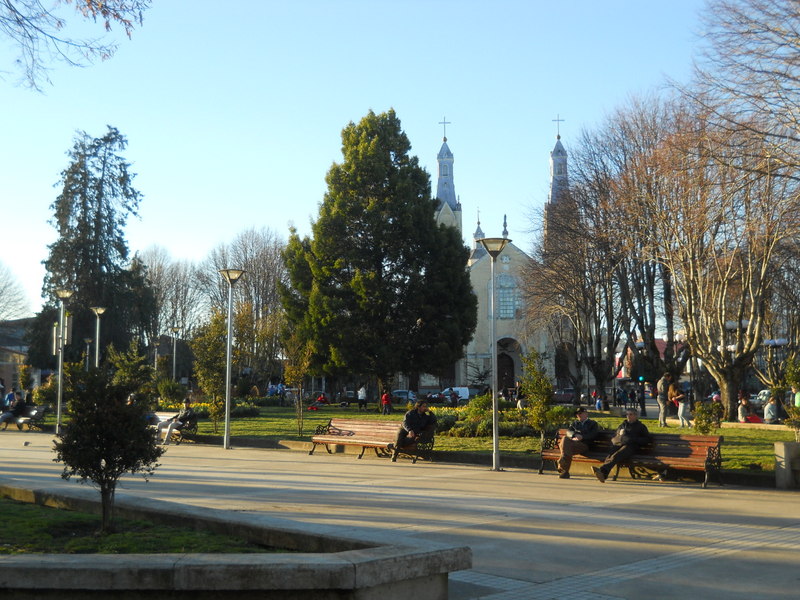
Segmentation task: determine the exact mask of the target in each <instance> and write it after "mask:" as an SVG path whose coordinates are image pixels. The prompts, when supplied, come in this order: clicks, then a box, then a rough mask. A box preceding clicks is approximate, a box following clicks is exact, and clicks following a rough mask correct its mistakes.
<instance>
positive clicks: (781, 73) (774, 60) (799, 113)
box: [683, 0, 800, 166]
mask: <svg viewBox="0 0 800 600" xmlns="http://www.w3.org/2000/svg"><path fill="white" fill-rule="evenodd" d="M704 21H705V36H704V37H705V42H706V43H705V44H704V45H703V48H704V52H703V54H702V56H701V59H700V61H699V62H698V65H697V67H696V77H695V85H694V86H693V87H691V88H685V89H683V92H684V93H685V94H687V95H689V96H690V97H692V98H693V99H694V100H695V101H697V102H699V103H701V104H702V105H703V107H704V108H705V109H706V110H707V111H708V115H707V120H708V121H710V122H713V123H714V124H715V125H716V126H718V127H720V128H722V129H725V130H728V131H731V132H736V131H749V132H750V133H753V134H757V135H758V136H759V137H762V138H765V139H766V140H768V143H769V145H770V153H771V156H772V160H773V162H775V163H785V164H788V165H794V166H798V165H800V152H798V148H799V146H798V143H799V142H800V94H798V85H799V84H800V61H798V60H797V57H798V55H800V3H798V2H797V1H796V0H710V2H709V4H708V9H707V10H706V12H705V15H704Z"/></svg>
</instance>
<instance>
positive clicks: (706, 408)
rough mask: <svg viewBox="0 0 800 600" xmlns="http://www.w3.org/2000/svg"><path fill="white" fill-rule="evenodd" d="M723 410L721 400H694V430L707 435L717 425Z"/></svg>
mask: <svg viewBox="0 0 800 600" xmlns="http://www.w3.org/2000/svg"><path fill="white" fill-rule="evenodd" d="M724 411H725V408H724V407H723V406H722V403H721V402H696V403H695V405H694V430H695V431H696V432H697V433H702V434H704V435H708V434H709V433H711V432H712V431H714V430H715V429H716V428H717V427H719V423H720V420H721V419H722V415H723V413H724Z"/></svg>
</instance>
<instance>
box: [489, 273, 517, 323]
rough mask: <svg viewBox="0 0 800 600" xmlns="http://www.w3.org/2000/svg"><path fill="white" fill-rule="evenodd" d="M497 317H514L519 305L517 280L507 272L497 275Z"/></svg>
mask: <svg viewBox="0 0 800 600" xmlns="http://www.w3.org/2000/svg"><path fill="white" fill-rule="evenodd" d="M495 292H496V294H497V318H498V319H515V318H516V316H517V309H518V308H520V306H521V300H520V293H519V288H518V287H517V281H516V279H514V277H512V276H511V275H508V274H505V273H503V274H501V275H498V276H497V289H496V290H495Z"/></svg>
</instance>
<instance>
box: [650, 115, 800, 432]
mask: <svg viewBox="0 0 800 600" xmlns="http://www.w3.org/2000/svg"><path fill="white" fill-rule="evenodd" d="M703 111H704V109H703V108H702V107H701V108H700V109H699V111H698V110H692V109H691V107H690V108H689V109H688V110H686V109H685V108H684V109H682V110H681V111H679V112H676V116H677V118H676V121H675V129H674V131H675V133H674V135H673V136H672V137H671V138H670V139H669V140H668V142H667V143H665V144H664V145H663V147H662V148H661V150H660V152H659V153H658V155H657V156H656V157H654V158H655V161H654V168H655V169H657V176H658V177H659V179H660V181H661V182H662V186H661V192H662V193H660V194H659V195H657V196H656V195H651V196H645V197H643V199H642V200H643V202H644V203H645V205H646V206H648V208H649V212H650V214H651V215H652V218H653V221H652V222H653V227H654V229H655V231H656V235H655V236H654V237H653V238H652V240H650V243H649V244H647V246H646V248H647V251H648V252H649V254H650V256H651V258H652V259H653V260H658V261H659V262H662V263H663V264H664V265H665V266H666V267H667V268H668V269H669V271H670V274H671V277H672V282H673V285H674V289H675V293H676V296H677V299H678V307H679V310H680V317H681V320H682V321H683V324H684V326H685V329H686V333H687V337H688V340H689V343H690V345H691V347H692V349H693V351H694V353H695V354H696V355H697V356H698V357H699V358H700V359H701V360H702V361H703V364H704V365H705V367H706V368H707V369H708V370H709V372H710V373H711V375H712V376H713V377H714V378H715V379H716V381H717V383H718V384H719V386H720V392H721V394H722V395H723V398H724V401H725V405H726V415H727V418H729V419H733V418H735V414H736V403H737V400H736V397H737V392H738V390H739V388H740V386H741V384H742V381H743V378H744V373H745V370H746V369H747V368H748V367H749V366H750V365H751V363H752V360H753V357H754V355H755V353H756V352H757V351H758V350H759V346H760V345H761V343H762V339H763V331H764V328H765V325H766V323H767V315H768V307H769V303H770V300H771V298H772V290H773V283H774V279H775V277H776V275H777V273H779V272H780V270H781V268H782V266H783V264H784V262H785V256H784V255H783V254H782V253H781V248H782V247H783V246H784V245H785V244H786V243H789V242H790V241H792V240H796V239H797V236H798V235H799V234H800V220H799V219H798V214H800V195H798V190H797V184H796V183H795V182H794V181H795V178H794V173H793V169H792V168H791V167H789V166H787V165H786V164H785V163H780V164H774V163H773V161H772V160H771V149H772V147H773V146H772V144H771V143H770V142H769V141H768V140H767V139H765V138H764V137H761V136H759V135H756V134H754V133H753V132H755V131H757V130H758V129H759V128H761V127H763V126H764V124H753V125H752V126H751V127H748V128H744V129H742V130H739V131H732V130H729V129H720V128H718V127H715V126H714V124H713V123H709V122H708V121H706V120H705V119H704V118H703V117H704V116H705V114H706V113H705V112H703Z"/></svg>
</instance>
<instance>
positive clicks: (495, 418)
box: [478, 238, 511, 471]
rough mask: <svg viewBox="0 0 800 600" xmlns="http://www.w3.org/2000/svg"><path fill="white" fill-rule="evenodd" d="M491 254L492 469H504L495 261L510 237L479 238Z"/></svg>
mask: <svg viewBox="0 0 800 600" xmlns="http://www.w3.org/2000/svg"><path fill="white" fill-rule="evenodd" d="M478 241H479V242H480V243H481V244H482V245H483V247H484V249H485V250H486V252H487V253H488V254H489V256H491V258H492V262H491V263H490V267H489V269H490V277H491V285H490V298H489V318H490V319H491V327H490V329H491V331H490V334H489V335H490V337H491V346H490V347H491V353H492V471H502V469H501V468H500V414H499V413H500V411H499V407H498V404H499V400H498V397H497V331H496V329H497V324H496V319H495V313H494V304H495V302H494V301H495V285H494V263H495V262H497V257H498V255H499V254H500V253H501V252H502V251H503V248H505V247H506V245H508V243H509V242H510V241H511V240H509V239H508V238H481V239H479V240H478Z"/></svg>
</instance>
